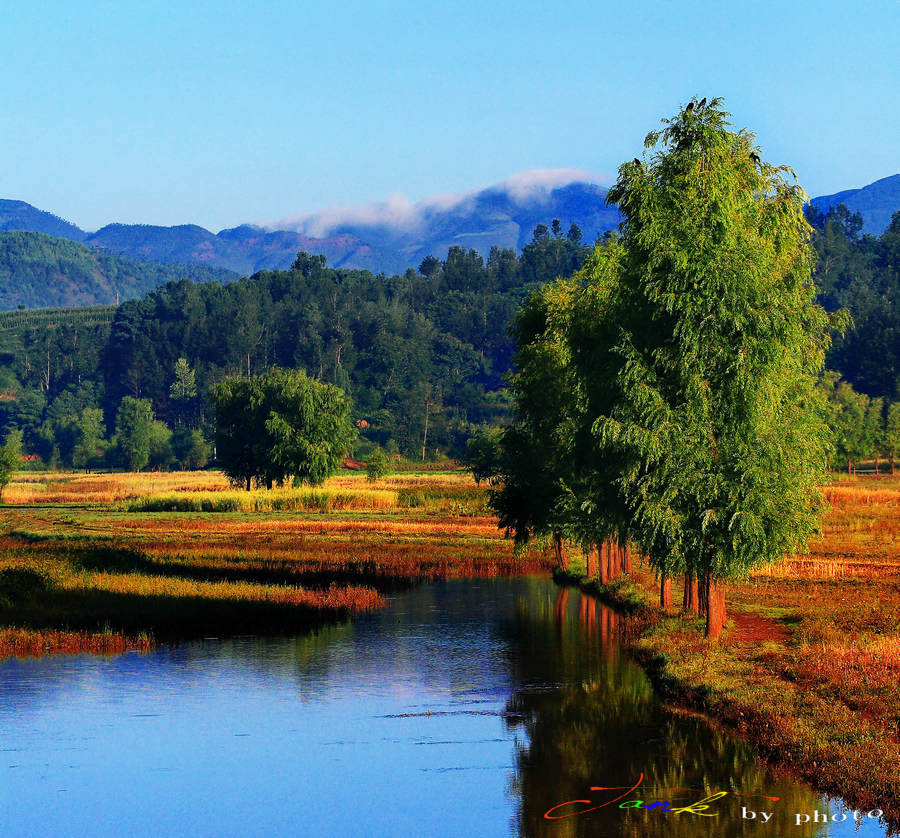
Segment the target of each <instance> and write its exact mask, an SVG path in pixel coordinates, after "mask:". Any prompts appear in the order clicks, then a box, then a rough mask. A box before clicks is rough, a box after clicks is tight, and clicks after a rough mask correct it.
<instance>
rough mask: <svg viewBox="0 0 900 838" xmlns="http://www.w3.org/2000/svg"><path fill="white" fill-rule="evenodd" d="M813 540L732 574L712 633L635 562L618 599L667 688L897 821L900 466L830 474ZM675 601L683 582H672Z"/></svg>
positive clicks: (828, 786) (638, 646)
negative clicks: (637, 615)
mask: <svg viewBox="0 0 900 838" xmlns="http://www.w3.org/2000/svg"><path fill="white" fill-rule="evenodd" d="M825 493H826V496H827V498H828V500H829V501H830V503H831V508H830V511H829V512H828V514H827V516H826V518H825V521H824V532H823V533H822V535H821V537H819V538H817V539H816V540H814V541H813V542H812V543H811V544H810V552H809V553H808V554H807V555H803V556H794V557H790V558H787V559H785V560H784V561H782V562H779V563H777V564H774V565H771V566H768V567H764V568H760V569H759V570H758V571H757V572H755V573H753V574H752V575H751V576H750V577H749V578H748V579H746V580H744V581H742V582H738V583H735V584H731V585H729V588H728V618H729V625H728V627H727V629H726V631H725V632H724V633H723V635H722V638H721V639H720V640H719V641H718V642H710V641H707V640H706V639H705V638H704V637H703V623H702V621H701V620H698V619H696V618H694V617H692V616H686V615H684V614H683V613H682V612H680V610H679V609H672V610H670V611H668V612H661V611H659V610H658V609H657V608H656V606H655V603H656V602H657V600H658V592H657V588H656V580H655V579H654V577H653V575H652V574H651V573H650V572H648V571H647V569H646V568H644V569H640V568H639V569H636V571H635V572H634V573H633V574H632V578H631V580H630V581H628V582H625V583H624V584H620V585H617V586H614V590H612V591H610V592H609V593H611V594H612V596H613V598H614V599H629V600H631V601H634V600H640V601H643V602H644V603H646V604H647V609H646V611H645V612H644V614H643V618H644V620H645V621H646V624H647V625H648V628H647V629H646V631H645V632H644V633H643V635H642V636H641V637H640V639H638V640H636V641H635V642H633V644H632V646H633V649H634V652H635V654H636V655H637V656H638V658H639V659H640V660H641V661H642V662H643V663H644V664H645V665H646V667H647V668H648V670H649V671H650V672H651V674H652V675H653V677H654V679H655V681H656V682H657V685H658V686H659V687H660V689H661V690H662V691H663V692H664V694H666V695H667V696H668V697H670V698H671V699H673V700H675V701H677V702H678V703H681V704H687V705H689V706H693V707H696V708H699V709H702V710H704V711H706V712H708V713H710V714H711V715H713V716H716V717H718V718H720V719H723V720H725V721H726V722H728V723H730V724H731V725H732V726H733V727H735V728H737V729H738V730H740V731H742V732H743V733H744V734H745V735H747V736H748V737H750V738H751V739H753V740H754V741H755V742H756V743H757V744H758V745H759V746H760V748H761V750H762V752H763V753H764V754H767V755H769V756H770V757H771V758H773V759H774V760H775V761H777V762H779V763H781V764H787V765H788V766H789V767H790V768H791V769H792V771H793V772H794V773H796V774H799V775H800V776H802V777H804V778H805V779H807V780H809V781H811V782H812V783H813V784H814V785H816V786H817V787H818V788H821V789H823V790H825V791H830V792H832V793H835V794H839V795H841V796H844V797H846V798H847V799H848V800H849V801H850V802H851V804H852V805H853V806H855V807H859V808H864V809H867V810H868V809H872V808H882V809H884V810H885V812H886V813H888V814H889V815H890V818H891V819H892V821H893V822H895V823H897V822H900V476H898V477H893V478H892V477H888V476H882V477H874V476H873V477H856V478H843V479H838V480H837V481H836V482H835V484H834V485H832V486H829V487H827V488H826V490H825ZM673 593H674V599H675V602H676V603H679V602H680V601H681V596H680V595H681V591H680V589H678V588H677V586H676V590H674V591H673Z"/></svg>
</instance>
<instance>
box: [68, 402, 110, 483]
mask: <svg viewBox="0 0 900 838" xmlns="http://www.w3.org/2000/svg"><path fill="white" fill-rule="evenodd" d="M103 431H104V428H103V411H102V410H100V408H94V407H86V408H85V409H84V410H82V411H81V415H80V416H79V417H78V418H77V419H76V420H75V445H74V447H73V448H72V465H74V466H75V468H88V467H89V466H90V465H91V463H92V462H93V461H94V460H95V459H96V457H97V455H98V454H99V453H100V450H101V448H102V446H103Z"/></svg>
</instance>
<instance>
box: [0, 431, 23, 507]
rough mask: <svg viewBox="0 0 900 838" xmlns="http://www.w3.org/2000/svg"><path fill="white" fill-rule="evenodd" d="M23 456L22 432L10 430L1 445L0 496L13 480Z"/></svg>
mask: <svg viewBox="0 0 900 838" xmlns="http://www.w3.org/2000/svg"><path fill="white" fill-rule="evenodd" d="M21 456H22V432H21V431H10V432H9V433H8V434H7V435H6V440H5V441H4V443H3V446H2V447H0V498H2V496H3V490H4V489H5V488H6V487H7V485H8V484H9V481H10V480H12V476H13V473H14V472H15V470H16V469H17V468H18V467H19V460H20V458H21Z"/></svg>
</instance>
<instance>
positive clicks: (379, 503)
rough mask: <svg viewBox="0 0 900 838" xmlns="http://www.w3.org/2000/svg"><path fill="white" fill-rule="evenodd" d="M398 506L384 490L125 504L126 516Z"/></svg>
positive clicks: (238, 494)
mask: <svg viewBox="0 0 900 838" xmlns="http://www.w3.org/2000/svg"><path fill="white" fill-rule="evenodd" d="M396 505H397V493H396V492H391V491H388V490H386V489H364V488H354V489H352V490H350V489H332V488H323V489H316V488H309V487H301V488H297V489H293V488H292V489H271V490H265V489H257V490H255V491H251V492H246V491H235V490H223V491H218V492H201V491H191V492H186V491H182V492H178V493H170V494H153V495H144V496H142V497H139V498H135V499H133V500H129V501H125V502H124V503H123V505H122V508H123V509H124V510H125V511H128V512H298V511H306V510H315V511H318V512H332V511H334V510H364V509H365V510H375V509H390V508H392V507H395V506H396Z"/></svg>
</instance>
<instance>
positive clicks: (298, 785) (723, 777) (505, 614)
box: [0, 579, 884, 838]
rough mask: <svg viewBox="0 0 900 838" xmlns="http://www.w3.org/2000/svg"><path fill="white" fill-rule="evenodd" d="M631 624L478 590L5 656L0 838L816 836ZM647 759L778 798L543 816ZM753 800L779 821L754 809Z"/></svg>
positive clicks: (658, 767) (0, 692)
mask: <svg viewBox="0 0 900 838" xmlns="http://www.w3.org/2000/svg"><path fill="white" fill-rule="evenodd" d="M622 628H623V626H622V623H621V620H620V618H619V617H618V615H617V614H615V613H614V612H612V611H610V610H609V609H606V608H604V607H602V606H600V605H599V604H598V603H596V602H595V601H593V600H591V599H589V598H586V597H582V596H581V595H580V594H578V593H577V592H575V591H571V592H570V591H558V590H557V589H556V588H555V587H553V585H552V584H550V583H549V582H548V581H547V580H543V579H499V580H466V581H459V582H453V583H448V584H440V585H426V586H422V587H420V588H417V589H415V590H413V591H410V592H407V593H404V594H402V595H400V596H398V597H397V598H396V599H395V600H394V602H393V604H392V607H391V608H390V609H388V610H386V611H383V612H380V613H378V614H372V615H369V616H367V617H365V618H363V619H360V620H358V621H357V622H355V623H353V624H345V625H341V626H332V627H328V628H324V629H322V630H321V631H319V632H318V633H315V634H310V635H307V636H304V637H291V638H255V637H239V638H233V639H230V640H216V639H208V640H205V641H202V642H196V643H191V644H185V645H181V646H177V647H171V648H165V649H161V650H159V651H157V652H155V653H153V654H151V655H147V656H141V655H136V654H129V655H124V656H121V657H117V658H110V659H103V658H95V657H87V656H83V657H68V658H52V659H47V660H40V661H34V660H32V661H8V662H5V663H3V664H0V835H2V836H4V838H5V836H54V838H55V836H70V835H71V836H76V835H91V836H96V837H97V838H102V836H121V835H134V836H144V835H146V836H158V835H163V834H171V835H191V836H205V835H210V836H212V835H215V836H230V835H235V836H237V835H240V836H255V835H290V836H303V835H313V834H324V835H329V836H345V835H346V836H356V835H363V834H365V835H372V836H380V835H384V836H401V835H415V836H431V835H433V836H441V837H442V838H454V836H460V838H470V836H492V838H493V836H503V835H520V836H570V835H571V836H576V835H578V836H580V835H584V836H591V835H598V836H599V835H603V836H637V835H642V836H646V835H650V836H653V835H660V836H661V835H662V834H663V833H665V834H666V835H667V836H671V835H674V836H682V835H683V836H707V835H708V836H712V835H716V836H744V835H747V836H750V835H757V836H760V838H769V836H771V838H776V836H778V838H780V837H781V836H783V835H784V834H791V835H797V836H803V838H807V837H808V836H813V835H816V834H817V833H816V832H815V829H816V828H819V829H821V827H815V825H805V826H804V825H801V826H799V827H797V826H794V820H793V813H795V812H810V813H811V812H814V811H816V810H820V811H824V810H825V809H826V808H827V807H826V806H825V804H823V802H822V800H821V798H819V797H818V796H816V795H814V794H813V793H812V792H811V791H810V790H809V789H807V788H806V787H804V786H796V785H792V784H790V783H787V782H785V781H783V780H778V779H776V778H773V777H772V776H770V775H769V774H768V773H767V772H766V771H765V770H764V769H763V768H762V767H761V766H760V764H759V763H758V761H757V760H756V758H755V755H754V752H753V749H752V748H750V747H749V746H747V745H743V744H740V743H738V742H735V741H734V740H732V739H731V738H730V737H728V736H725V735H723V734H721V733H718V732H716V731H715V730H712V729H711V728H710V727H709V726H708V725H706V724H705V723H704V722H703V721H702V720H699V719H696V718H691V717H686V716H678V715H672V714H671V713H667V712H665V711H664V710H663V709H662V708H661V707H660V705H659V703H658V701H657V699H656V698H655V696H654V694H653V692H652V690H651V688H650V685H649V683H648V682H647V680H646V678H645V676H644V675H643V673H642V671H641V670H640V669H639V668H638V667H637V666H635V665H634V664H633V663H631V662H630V661H629V660H628V659H627V657H626V656H624V655H623V654H622V653H621V650H620V645H619V642H618V637H619V634H620V632H621V630H622ZM642 772H643V774H644V775H645V780H644V783H645V785H653V786H662V787H666V788H667V789H668V788H673V787H691V788H697V789H701V790H704V791H705V790H707V789H710V790H727V791H729V792H732V793H734V792H743V793H747V794H749V793H754V792H761V793H763V794H767V795H770V796H777V797H779V798H781V799H780V800H779V801H778V802H777V803H770V802H769V801H763V800H762V798H753V797H743V798H737V797H736V796H735V795H733V794H732V795H729V797H726V798H724V799H723V800H722V801H720V802H718V803H717V805H716V807H715V811H716V812H717V813H718V816H717V817H715V818H704V817H702V816H699V815H691V814H682V815H674V814H666V813H664V812H662V811H659V810H650V811H633V810H622V809H619V808H618V805H617V804H614V805H612V806H608V807H604V808H601V809H598V810H596V811H593V812H590V813H587V814H584V815H580V816H577V817H571V818H566V819H560V820H552V821H551V820H547V819H546V818H545V817H544V814H545V812H547V811H548V810H549V809H551V808H552V807H554V806H556V805H557V804H560V803H562V802H564V801H569V800H576V799H585V798H587V797H588V796H594V795H595V793H592V792H590V791H589V788H590V787H591V786H618V785H630V784H632V783H634V782H635V781H636V780H637V778H638V776H639V775H640V774H641V773H642ZM605 794H606V795H607V797H606V798H599V799H598V802H599V801H600V800H602V799H608V797H609V793H605ZM654 794H655V792H654ZM676 794H679V795H680V796H678V797H676ZM650 795H651V792H649V791H647V790H645V789H642V795H641V796H640V798H639V799H643V800H645V802H650V801H651V800H669V801H672V804H673V805H677V803H681V804H684V803H689V802H693V801H695V800H698V799H699V796H698V795H702V792H697V793H694V792H687V793H675V792H669V791H662V790H659V792H658V794H657V796H653V797H651V796H650ZM635 796H637V795H636V794H635V795H631V797H632V798H633V797H635ZM751 801H752V802H751ZM582 805H584V804H582ZM742 805H746V806H747V807H748V809H752V810H754V811H760V810H765V811H774V812H775V813H776V814H775V816H774V817H773V819H772V821H771V822H770V823H769V824H761V823H760V822H759V821H760V819H759V818H758V819H756V820H755V821H748V820H744V819H742V818H741V806H742ZM574 808H576V807H570V810H571V809H574ZM557 811H558V812H560V811H562V812H565V811H567V810H557ZM710 811H712V809H711V810H710ZM852 831H853V830H852V827H851V824H850V823H846V824H843V825H841V826H840V827H831V833H830V834H831V835H832V836H842V835H849V834H850V833H851V832H852ZM820 834H822V835H826V834H828V832H827V831H825V830H823V831H822V832H821V833H820ZM860 834H862V835H867V836H873V835H883V834H884V833H883V830H880V829H879V828H878V827H877V825H875V824H873V823H871V822H866V823H865V824H864V826H863V828H862V830H861V831H860Z"/></svg>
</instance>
